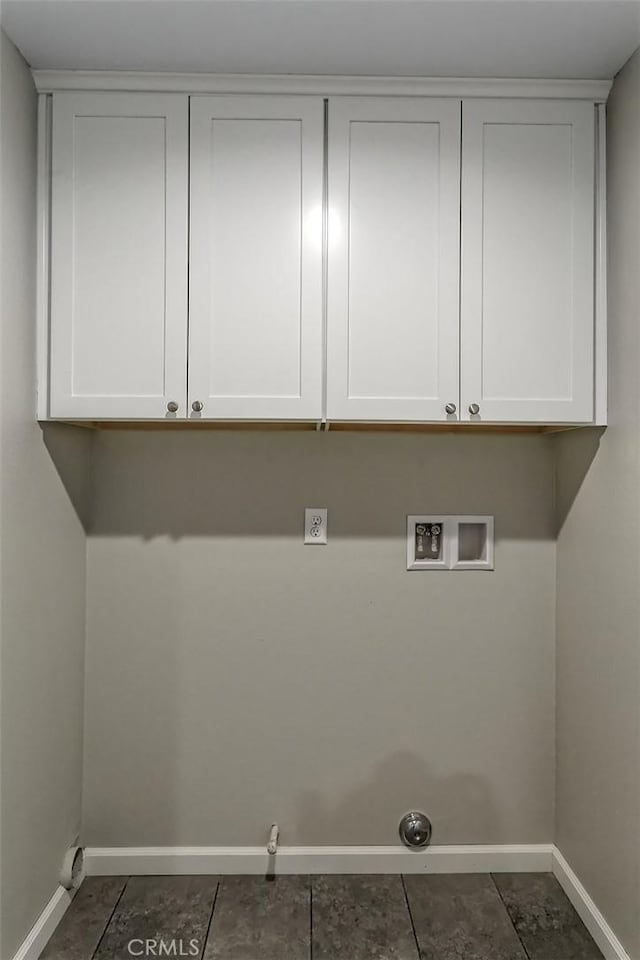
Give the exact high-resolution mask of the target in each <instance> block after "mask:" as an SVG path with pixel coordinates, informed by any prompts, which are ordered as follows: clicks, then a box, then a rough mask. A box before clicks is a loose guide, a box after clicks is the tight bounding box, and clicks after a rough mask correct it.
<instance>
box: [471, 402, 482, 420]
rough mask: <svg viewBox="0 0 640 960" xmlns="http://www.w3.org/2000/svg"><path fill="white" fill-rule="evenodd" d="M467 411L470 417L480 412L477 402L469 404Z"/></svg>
mask: <svg viewBox="0 0 640 960" xmlns="http://www.w3.org/2000/svg"><path fill="white" fill-rule="evenodd" d="M469 413H470V414H471V416H472V417H475V415H476V414H477V413H480V407H479V406H478V404H477V403H470V404H469Z"/></svg>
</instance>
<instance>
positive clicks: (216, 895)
mask: <svg viewBox="0 0 640 960" xmlns="http://www.w3.org/2000/svg"><path fill="white" fill-rule="evenodd" d="M221 886H222V878H221V877H218V882H217V883H216V892H215V893H214V895H213V903H212V904H211V913H210V914H209V922H208V923H207V929H206V931H205V935H204V940H203V941H202V952H201V954H200V957H199V958H198V960H204V955H205V953H206V952H207V944H208V942H209V933H210V932H211V924H212V923H213V913H214V910H215V909H216V903H217V902H218V894H219V893H220V887H221Z"/></svg>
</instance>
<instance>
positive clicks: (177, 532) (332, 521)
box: [89, 431, 554, 540]
mask: <svg viewBox="0 0 640 960" xmlns="http://www.w3.org/2000/svg"><path fill="white" fill-rule="evenodd" d="M92 492H93V495H92V501H93V509H92V511H91V522H90V524H89V532H90V533H91V534H93V535H95V536H118V535H124V536H140V537H142V538H143V539H152V538H154V537H158V536H169V537H173V538H176V539H177V538H180V537H200V536H204V537H207V536H220V537H243V536H246V537H294V538H298V537H300V536H301V534H302V524H303V516H304V508H305V507H314V506H318V507H320V506H323V507H328V508H329V523H328V526H329V537H330V538H331V537H332V536H340V537H359V538H369V537H377V538H380V537H398V536H402V535H403V532H404V529H403V525H404V518H405V517H406V515H407V514H408V513H421V512H429V513H438V512H442V513H463V514H464V513H466V514H494V515H495V516H496V536H497V537H498V538H500V537H507V538H509V539H531V540H550V539H553V537H554V527H553V516H552V496H553V456H552V446H551V440H550V438H549V437H544V436H517V435H516V436H514V435H510V436H480V437H470V436H462V437H456V436H428V437H424V436H420V435H406V434H405V435H400V434H384V435H381V434H369V435H367V434H347V433H341V434H331V433H300V434H294V433H291V432H288V433H269V434H264V433H246V432H242V433H237V434H232V433H224V434H222V433H220V434H216V433H204V432H203V433H194V432H189V433H184V434H178V433H168V434H162V433H159V432H132V431H122V432H121V433H118V432H105V433H102V434H98V435H97V436H96V437H95V440H94V446H93V476H92Z"/></svg>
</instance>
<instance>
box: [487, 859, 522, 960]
mask: <svg viewBox="0 0 640 960" xmlns="http://www.w3.org/2000/svg"><path fill="white" fill-rule="evenodd" d="M489 876H490V877H491V882H492V883H493V885H494V887H495V888H496V893H497V894H498V896H499V897H500V903H501V904H502V906H503V907H504V912H505V913H506V915H507V917H508V918H509V923H510V924H511V926H512V927H513V930H514V932H515V935H516V937H517V938H518V940H519V941H520V946H521V947H522V952H523V953H524V955H525V957H526V958H527V960H531V957H530V956H529V951H528V950H527V948H526V947H525V945H524V943H523V942H522V937H521V936H520V934H519V933H518V928H517V927H516V925H515V923H514V922H513V920H512V919H511V914H510V913H509V909H508V907H507V905H506V903H505V902H504V897H503V896H502V894H501V892H500V887H499V886H498V884H497V883H496V878H495V877H494V875H493V874H492V873H490V874H489Z"/></svg>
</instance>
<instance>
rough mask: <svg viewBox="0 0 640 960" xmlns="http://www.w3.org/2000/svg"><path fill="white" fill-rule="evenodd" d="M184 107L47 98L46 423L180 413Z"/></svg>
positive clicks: (101, 97) (165, 101)
mask: <svg viewBox="0 0 640 960" xmlns="http://www.w3.org/2000/svg"><path fill="white" fill-rule="evenodd" d="M187 111H188V98H187V97H185V96H181V95H179V94H176V95H162V96H160V95H156V94H147V93H142V94H109V93H57V94H55V95H54V98H53V131H52V154H51V164H52V167H51V174H52V176H51V191H52V193H51V269H50V276H51V322H50V329H51V332H50V383H49V387H50V393H49V398H50V401H49V402H50V415H51V416H52V417H62V418H69V419H82V418H88V419H92V418H107V419H118V418H128V419H136V418H161V417H164V416H165V415H166V414H167V404H168V403H170V402H174V403H176V404H178V407H179V410H181V411H184V409H185V404H186V372H187V366H186V345H187V190H188V168H187V159H188V155H187V150H188V133H187V129H188V126H187V125H188V112H187Z"/></svg>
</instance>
